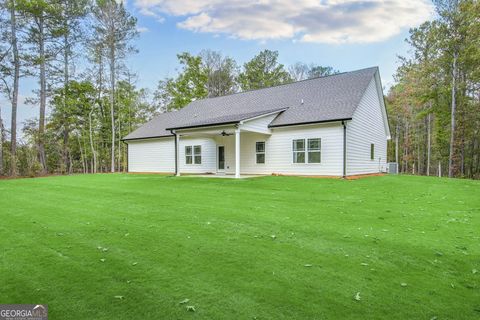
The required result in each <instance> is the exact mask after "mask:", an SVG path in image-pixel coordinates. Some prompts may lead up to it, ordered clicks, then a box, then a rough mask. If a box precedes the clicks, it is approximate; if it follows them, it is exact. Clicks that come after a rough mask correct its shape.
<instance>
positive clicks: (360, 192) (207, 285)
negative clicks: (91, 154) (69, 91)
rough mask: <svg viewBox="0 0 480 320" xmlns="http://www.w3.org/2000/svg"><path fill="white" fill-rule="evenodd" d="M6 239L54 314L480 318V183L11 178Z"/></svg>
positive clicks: (19, 273)
mask: <svg viewBox="0 0 480 320" xmlns="http://www.w3.org/2000/svg"><path fill="white" fill-rule="evenodd" d="M0 244H1V252H0V259H1V262H0V303H42V304H48V305H49V311H50V318H51V319H432V318H434V317H437V319H439V320H441V319H479V318H480V183H479V182H477V181H468V180H448V179H439V178H427V177H412V176H384V177H371V178H364V179H360V180H355V181H343V180H333V179H311V178H294V177H262V178H253V179H247V180H232V179H215V178H188V177H180V178H176V177H165V176H158V175H122V174H113V175H83V176H82V175H79V176H64V177H49V178H39V179H20V180H4V181H0ZM357 293H359V294H358V296H357ZM355 296H357V297H359V298H360V300H357V299H355ZM184 299H189V301H188V302H187V303H184V304H180V302H181V301H182V300H184ZM187 306H193V307H194V309H195V311H188V310H187Z"/></svg>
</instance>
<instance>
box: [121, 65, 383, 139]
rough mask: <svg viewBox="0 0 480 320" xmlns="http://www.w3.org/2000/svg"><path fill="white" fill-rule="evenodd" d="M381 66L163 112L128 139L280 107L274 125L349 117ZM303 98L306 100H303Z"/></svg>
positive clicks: (227, 121) (266, 111) (245, 116)
mask: <svg viewBox="0 0 480 320" xmlns="http://www.w3.org/2000/svg"><path fill="white" fill-rule="evenodd" d="M377 71H378V68H377V67H373V68H367V69H362V70H357V71H352V72H345V73H339V74H336V75H332V76H326V77H320V78H315V79H309V80H303V81H298V82H293V83H289V84H284V85H280V86H276V87H271V88H265V89H259V90H252V91H246V92H240V93H236V94H231V95H227V96H223V97H216V98H209V99H202V100H197V101H193V102H192V103H190V104H189V105H188V106H186V107H185V108H183V109H181V110H178V111H173V112H167V113H163V114H160V115H159V116H157V117H155V118H154V119H152V120H151V121H150V122H147V123H146V124H145V125H143V126H141V127H140V128H138V129H137V130H135V131H133V132H132V133H130V134H129V135H127V136H126V137H125V138H124V139H125V140H130V139H142V138H148V137H160V136H169V135H171V133H170V131H169V130H168V129H175V128H177V129H178V128H186V127H198V126H206V125H215V124H223V123H235V122H239V121H241V120H245V119H247V118H251V117H255V116H258V115H262V114H266V113H270V112H274V111H277V110H279V111H281V110H285V111H283V112H281V113H280V114H279V116H278V117H276V118H275V120H273V121H272V123H271V124H270V126H271V127H276V126H285V125H292V124H300V123H311V122H325V121H333V120H341V119H351V118H352V116H353V113H354V111H355V109H356V108H357V106H358V104H359V103H360V100H361V99H362V97H363V95H364V93H365V90H366V89H367V86H368V85H369V83H370V81H371V80H372V78H373V76H374V75H375V73H376V72H377ZM302 102H303V103H302Z"/></svg>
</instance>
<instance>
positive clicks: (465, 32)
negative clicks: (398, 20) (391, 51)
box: [387, 0, 480, 179]
mask: <svg viewBox="0 0 480 320" xmlns="http://www.w3.org/2000/svg"><path fill="white" fill-rule="evenodd" d="M434 4H435V8H436V17H435V19H434V20H432V21H427V22H425V23H423V24H422V25H421V26H419V27H418V28H414V29H412V30H410V35H409V38H408V39H407V42H408V44H409V46H410V51H411V54H410V56H408V57H401V65H400V67H399V68H398V70H397V73H396V77H395V79H396V84H395V85H394V86H393V87H392V88H391V89H390V91H389V93H388V97H387V102H388V109H389V110H388V111H389V112H388V113H389V118H390V128H391V131H392V136H393V140H392V143H390V145H389V159H390V160H392V161H396V162H398V163H399V168H400V171H401V172H403V173H410V174H412V173H413V174H421V175H442V176H449V177H466V178H475V179H478V178H480V3H479V2H478V1H475V0H462V1H460V0H437V1H434Z"/></svg>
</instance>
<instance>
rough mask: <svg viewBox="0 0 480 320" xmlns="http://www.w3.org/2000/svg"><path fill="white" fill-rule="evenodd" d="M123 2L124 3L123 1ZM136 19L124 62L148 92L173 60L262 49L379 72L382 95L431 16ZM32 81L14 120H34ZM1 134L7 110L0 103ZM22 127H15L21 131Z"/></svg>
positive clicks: (236, 1) (222, 10) (302, 5)
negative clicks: (416, 31)
mask: <svg viewBox="0 0 480 320" xmlns="http://www.w3.org/2000/svg"><path fill="white" fill-rule="evenodd" d="M124 2H125V1H124ZM125 3H126V6H127V8H128V10H129V11H130V12H131V13H132V14H133V15H134V16H136V17H137V18H138V30H139V31H140V36H139V38H138V39H137V40H136V41H135V45H136V47H137V49H138V50H139V53H137V54H135V55H134V56H132V57H131V58H129V59H128V63H127V64H128V66H129V68H130V69H131V70H132V71H134V72H136V73H137V76H138V82H137V84H138V86H139V87H145V88H149V89H150V90H151V91H153V90H154V89H155V87H156V85H157V83H158V81H159V80H160V79H163V78H164V77H166V76H174V75H175V74H176V69H177V68H178V64H177V59H176V54H177V53H179V52H183V51H188V52H191V53H193V54H196V53H199V52H200V51H201V50H202V49H211V50H215V51H221V52H222V53H223V54H224V55H228V56H230V57H232V58H234V59H235V60H236V61H237V63H238V64H239V65H242V64H243V63H244V62H246V61H248V60H250V59H251V58H252V57H253V56H254V55H255V54H257V53H258V52H259V51H261V50H263V49H270V50H278V51H279V54H280V55H279V59H280V62H281V63H283V64H284V65H286V66H288V65H291V64H293V63H295V62H298V61H301V62H305V63H314V64H318V65H323V66H332V67H334V68H335V69H337V70H340V71H350V70H355V69H361V68H365V67H370V66H379V67H380V72H381V77H382V81H383V85H384V87H385V90H388V88H389V87H390V86H391V85H392V84H393V77H392V76H393V74H394V73H395V70H396V67H397V65H398V59H397V56H398V55H406V54H407V50H408V46H407V44H406V43H405V41H404V40H405V38H406V37H407V36H408V29H409V28H411V27H415V26H417V25H419V24H420V23H422V22H423V21H425V20H428V19H430V18H431V16H432V12H433V10H432V5H431V3H430V2H429V1H428V0H388V1H386V0H296V1H293V0H230V1H221V0H127V1H126V2H125ZM36 86H37V84H36V81H35V79H24V80H22V83H21V92H20V100H21V101H20V106H19V110H18V120H19V122H20V123H21V122H23V121H25V120H26V119H28V118H32V117H38V115H37V113H38V108H37V107H36V106H26V105H25V104H24V103H23V99H25V98H26V97H29V96H31V95H32V93H31V91H32V89H35V88H36ZM0 103H1V107H2V116H3V118H4V120H5V123H6V127H7V128H9V127H10V110H8V109H9V105H8V103H7V102H6V101H5V100H4V99H1V100H0ZM20 127H21V125H20V126H19V128H20Z"/></svg>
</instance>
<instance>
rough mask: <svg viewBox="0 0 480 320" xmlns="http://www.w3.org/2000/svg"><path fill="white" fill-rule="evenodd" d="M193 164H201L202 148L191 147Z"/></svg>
mask: <svg viewBox="0 0 480 320" xmlns="http://www.w3.org/2000/svg"><path fill="white" fill-rule="evenodd" d="M193 162H194V163H195V164H202V146H193Z"/></svg>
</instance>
